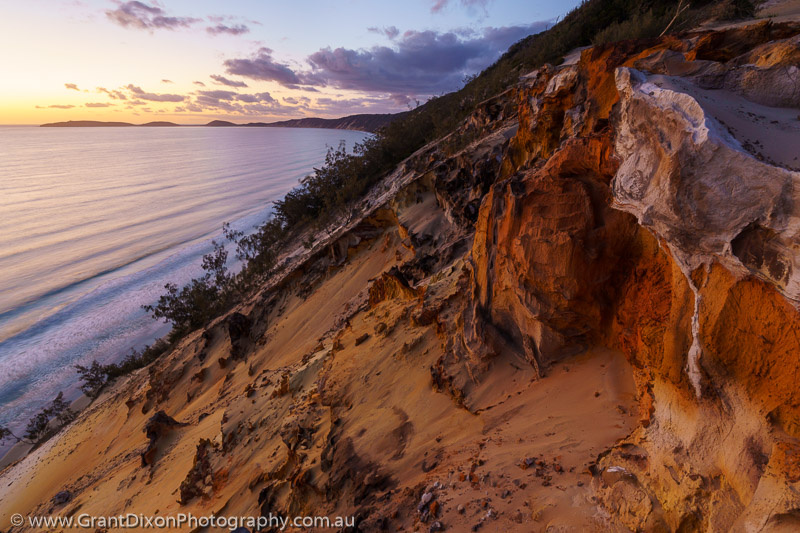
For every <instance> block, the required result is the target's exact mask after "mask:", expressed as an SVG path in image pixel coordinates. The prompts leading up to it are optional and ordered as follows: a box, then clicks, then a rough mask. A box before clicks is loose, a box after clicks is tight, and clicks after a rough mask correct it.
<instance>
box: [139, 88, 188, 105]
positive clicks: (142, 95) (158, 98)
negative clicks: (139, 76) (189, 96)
mask: <svg viewBox="0 0 800 533" xmlns="http://www.w3.org/2000/svg"><path fill="white" fill-rule="evenodd" d="M125 88H126V89H128V91H130V93H131V94H132V95H133V96H134V97H135V98H138V99H139V100H148V101H151V102H183V101H184V100H185V99H186V97H185V96H181V95H180V94H155V93H148V92H145V91H143V90H142V88H141V87H137V86H136V85H133V84H129V85H126V86H125Z"/></svg>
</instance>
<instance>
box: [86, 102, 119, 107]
mask: <svg viewBox="0 0 800 533" xmlns="http://www.w3.org/2000/svg"><path fill="white" fill-rule="evenodd" d="M83 105H84V106H85V107H111V106H113V105H114V104H109V103H107V102H89V103H88V104H83Z"/></svg>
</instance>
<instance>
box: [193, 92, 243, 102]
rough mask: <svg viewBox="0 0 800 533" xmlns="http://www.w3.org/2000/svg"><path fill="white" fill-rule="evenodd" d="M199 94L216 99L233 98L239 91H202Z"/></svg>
mask: <svg viewBox="0 0 800 533" xmlns="http://www.w3.org/2000/svg"><path fill="white" fill-rule="evenodd" d="M198 94H199V95H200V96H205V97H208V98H213V99H215V100H233V99H234V98H235V97H236V95H237V94H239V93H236V92H233V91H200V92H199V93H198Z"/></svg>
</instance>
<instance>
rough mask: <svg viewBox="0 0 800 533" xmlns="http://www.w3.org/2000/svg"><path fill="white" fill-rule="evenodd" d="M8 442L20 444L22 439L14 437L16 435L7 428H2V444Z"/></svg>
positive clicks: (0, 436)
mask: <svg viewBox="0 0 800 533" xmlns="http://www.w3.org/2000/svg"><path fill="white" fill-rule="evenodd" d="M7 440H14V441H16V442H19V441H21V440H22V439H21V438H19V437H17V436H16V435H14V433H13V432H12V431H11V430H10V429H8V428H7V427H6V426H0V444H3V443H5V442H6V441H7Z"/></svg>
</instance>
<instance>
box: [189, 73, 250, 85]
mask: <svg viewBox="0 0 800 533" xmlns="http://www.w3.org/2000/svg"><path fill="white" fill-rule="evenodd" d="M211 79H212V80H214V81H215V82H217V83H219V84H221V85H227V86H228V87H247V84H246V83H245V82H243V81H236V80H229V79H228V78H226V77H225V76H220V75H218V74H212V75H211ZM195 83H202V82H195ZM203 86H204V87H205V84H204V85H203Z"/></svg>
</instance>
